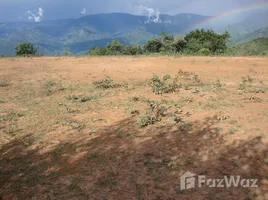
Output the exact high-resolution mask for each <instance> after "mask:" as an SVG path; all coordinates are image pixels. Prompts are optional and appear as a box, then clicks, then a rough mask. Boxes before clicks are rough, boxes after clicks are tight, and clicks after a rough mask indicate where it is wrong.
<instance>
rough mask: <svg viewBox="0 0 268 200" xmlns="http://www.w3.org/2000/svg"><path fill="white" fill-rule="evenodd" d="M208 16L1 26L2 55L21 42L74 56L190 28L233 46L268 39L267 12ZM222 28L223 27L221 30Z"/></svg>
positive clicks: (100, 17) (102, 17)
mask: <svg viewBox="0 0 268 200" xmlns="http://www.w3.org/2000/svg"><path fill="white" fill-rule="evenodd" d="M207 19H209V17H208V16H202V15H196V14H188V13H186V14H178V15H174V16H171V15H160V16H153V17H151V18H148V17H146V16H136V15H131V14H125V13H110V14H95V15H88V16H84V17H81V18H76V19H64V20H54V21H42V22H40V23H34V22H13V23H3V22H2V23H0V44H1V45H0V54H3V55H13V54H14V47H15V46H16V45H18V44H19V43H22V42H32V43H33V44H34V45H36V46H38V47H39V53H44V54H46V55H51V54H55V53H57V54H58V53H63V49H68V50H69V51H70V52H71V53H73V54H83V53H85V52H86V51H88V49H89V48H91V47H93V46H95V45H97V46H100V47H102V46H105V45H106V44H107V43H109V42H111V41H112V40H119V41H120V42H121V43H123V44H124V45H135V44H145V43H146V42H147V41H148V40H149V39H151V38H153V37H155V36H157V35H158V34H159V33H160V32H162V31H164V32H167V33H169V34H173V35H177V36H179V35H184V34H186V33H187V32H188V31H190V29H191V27H196V26H195V25H197V24H201V26H200V27H199V28H205V29H208V28H212V29H214V30H215V31H216V32H219V33H222V32H224V31H226V30H227V31H228V32H229V33H230V34H231V36H232V38H231V40H232V41H233V43H232V44H236V43H242V42H247V41H250V40H253V39H256V38H258V37H266V36H268V20H265V19H268V12H267V11H263V12H255V13H253V14H251V15H250V16H248V17H247V18H246V19H245V20H243V21H241V22H239V23H235V24H229V25H226V24H225V23H223V24H217V23H216V24H214V25H213V24H203V23H202V22H204V21H206V20H207ZM219 27H220V28H219Z"/></svg>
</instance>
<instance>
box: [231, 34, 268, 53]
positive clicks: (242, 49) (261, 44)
mask: <svg viewBox="0 0 268 200" xmlns="http://www.w3.org/2000/svg"><path fill="white" fill-rule="evenodd" d="M232 49H233V51H234V52H236V54H237V55H243V56H255V55H268V38H258V39H254V40H252V41H249V42H245V43H241V44H237V45H235V46H233V47H232Z"/></svg>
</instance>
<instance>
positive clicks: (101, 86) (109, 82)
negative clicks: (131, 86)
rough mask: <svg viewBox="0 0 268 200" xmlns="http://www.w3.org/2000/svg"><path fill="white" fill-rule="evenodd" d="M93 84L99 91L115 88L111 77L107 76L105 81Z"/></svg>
mask: <svg viewBox="0 0 268 200" xmlns="http://www.w3.org/2000/svg"><path fill="white" fill-rule="evenodd" d="M93 84H94V85H95V87H96V88H99V89H109V88H113V87H114V84H113V80H112V79H111V78H110V77H109V76H105V77H104V79H102V80H100V81H94V82H93Z"/></svg>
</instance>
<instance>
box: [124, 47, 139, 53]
mask: <svg viewBox="0 0 268 200" xmlns="http://www.w3.org/2000/svg"><path fill="white" fill-rule="evenodd" d="M122 54H123V55H140V54H142V49H141V47H140V46H126V47H125V48H124V49H123V52H122Z"/></svg>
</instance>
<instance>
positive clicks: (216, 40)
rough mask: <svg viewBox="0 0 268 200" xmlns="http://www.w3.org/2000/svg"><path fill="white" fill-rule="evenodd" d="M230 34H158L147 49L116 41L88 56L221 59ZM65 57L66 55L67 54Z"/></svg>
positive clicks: (23, 50)
mask: <svg viewBox="0 0 268 200" xmlns="http://www.w3.org/2000/svg"><path fill="white" fill-rule="evenodd" d="M229 39H230V34H229V33H228V32H225V33H223V34H218V33H216V32H214V31H213V30H204V29H201V30H199V29H197V30H194V31H191V32H190V33H188V34H186V35H185V36H184V37H176V36H174V35H169V34H167V33H165V32H162V33H160V34H159V36H158V37H155V38H153V39H151V40H148V41H147V43H146V44H145V45H132V46H123V45H122V44H121V43H120V42H119V41H116V40H113V41H112V42H110V43H109V44H107V45H106V46H105V47H98V46H94V47H92V48H90V49H89V51H88V52H87V53H86V54H87V55H90V56H106V55H142V54H154V53H157V54H163V55H165V54H175V53H181V54H188V55H220V54H223V53H225V52H226V51H227V49H228V47H227V43H228V41H229ZM15 53H16V55H19V56H21V55H36V54H37V49H36V48H35V47H34V45H33V44H31V43H22V44H19V45H18V46H17V47H16V48H15ZM64 54H65V55H66V53H64Z"/></svg>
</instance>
